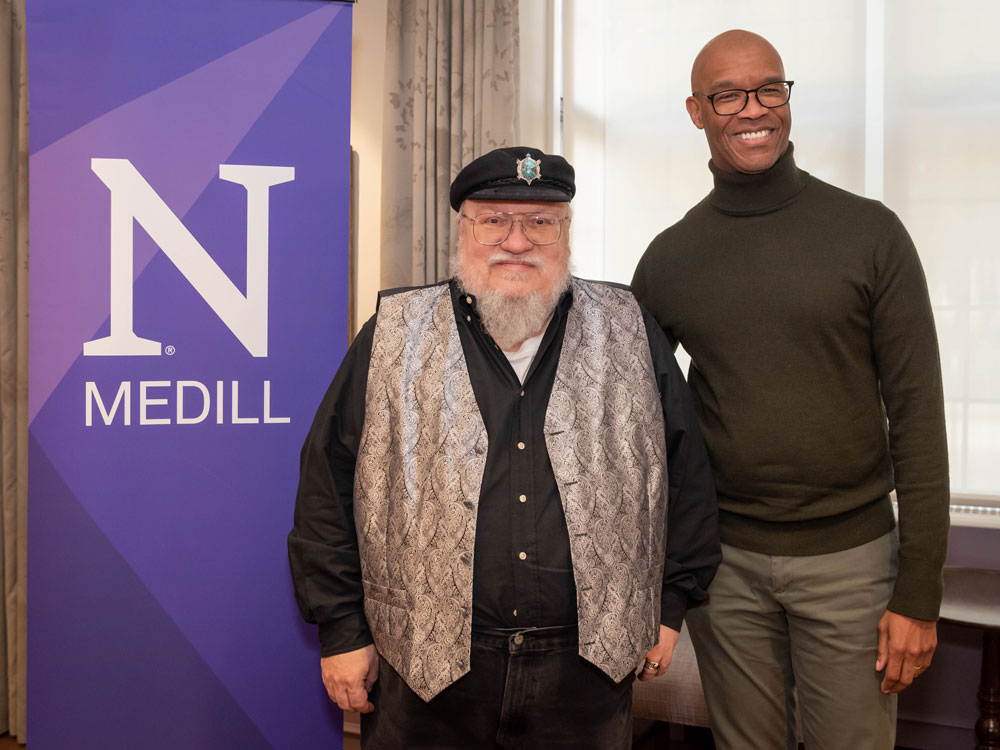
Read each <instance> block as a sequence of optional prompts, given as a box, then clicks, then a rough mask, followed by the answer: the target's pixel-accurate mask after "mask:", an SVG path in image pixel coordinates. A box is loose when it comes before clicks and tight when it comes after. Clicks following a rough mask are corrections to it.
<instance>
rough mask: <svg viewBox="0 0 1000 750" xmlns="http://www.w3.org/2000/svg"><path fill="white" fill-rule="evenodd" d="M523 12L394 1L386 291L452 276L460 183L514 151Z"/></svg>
mask: <svg viewBox="0 0 1000 750" xmlns="http://www.w3.org/2000/svg"><path fill="white" fill-rule="evenodd" d="M517 5H518V0H454V2H452V1H451V0H389V3H388V23H387V31H386V69H385V87H386V92H387V95H388V101H387V104H388V106H387V107H386V115H385V129H384V131H383V143H382V238H381V248H382V250H381V252H382V256H381V285H382V287H383V288H392V287H398V286H409V285H419V284H429V283H432V282H434V281H438V280H440V279H445V278H447V277H448V276H450V275H451V270H450V268H449V258H450V256H451V252H452V249H453V247H454V244H455V239H456V237H455V232H456V227H455V214H454V212H453V211H452V210H451V206H450V205H449V203H448V188H449V186H450V185H451V181H452V180H453V179H454V177H455V175H456V174H458V171H459V170H460V169H461V168H462V167H463V166H464V165H465V164H467V163H468V162H469V161H471V160H472V159H474V158H475V157H477V156H480V155H481V154H483V153H485V152H487V151H490V150H492V149H494V148H497V147H500V146H511V145H515V144H514V138H515V132H516V127H517V122H518V111H517V83H518V81H517V78H518V63H517V60H518V25H517ZM362 251H363V250H362Z"/></svg>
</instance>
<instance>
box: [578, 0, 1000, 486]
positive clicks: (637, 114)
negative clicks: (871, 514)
mask: <svg viewBox="0 0 1000 750" xmlns="http://www.w3.org/2000/svg"><path fill="white" fill-rule="evenodd" d="M730 28H745V29H748V30H750V31H755V32H757V33H759V34H762V35H763V36H765V37H767V38H768V39H770V41H771V42H772V43H773V44H774V45H775V47H777V49H778V50H779V51H780V52H781V54H782V57H783V59H784V63H785V73H786V75H787V76H788V78H790V79H793V80H795V81H796V84H795V88H794V90H793V92H792V102H791V105H792V115H793V125H792V141H793V142H794V143H795V158H796V162H797V163H798V165H799V166H800V167H802V168H803V169H805V170H807V171H809V172H811V173H812V174H814V175H816V176H817V177H819V178H821V179H823V180H826V181H828V182H831V183H833V184H834V185H837V186H839V187H842V188H845V189H847V190H850V191H852V192H855V193H859V194H867V195H868V196H869V197H873V198H877V199H880V200H883V201H884V202H885V203H886V204H887V205H888V206H889V207H890V208H892V209H893V210H894V211H896V212H897V213H898V214H899V216H900V218H901V219H902V220H903V223H904V224H905V225H906V226H907V228H908V229H909V231H910V233H911V235H912V236H913V239H914V241H915V242H916V245H917V249H918V251H919V252H920V256H921V259H922V262H923V264H924V269H925V271H926V274H927V278H928V283H929V287H930V292H931V301H932V303H933V305H934V312H935V316H936V320H937V326H938V335H939V338H940V342H941V355H942V365H943V367H944V378H945V395H946V400H947V401H946V409H947V415H948V423H949V449H950V452H951V467H952V489H953V491H954V492H955V493H956V494H972V495H980V496H981V495H992V496H998V499H1000V460H997V459H998V458H1000V449H998V445H1000V377H997V373H998V372H1000V253H998V252H997V242H996V239H995V236H996V233H995V230H994V226H995V222H996V219H995V217H996V216H997V215H998V214H1000V183H998V181H997V179H996V175H997V173H998V172H1000V147H998V146H997V145H996V142H995V138H994V137H993V135H992V134H993V132H994V131H995V130H996V123H997V115H998V114H1000V84H998V83H997V81H998V80H1000V54H998V53H997V51H996V50H997V46H996V42H995V39H994V37H995V30H996V29H997V28H1000V6H998V5H997V4H995V3H991V2H986V1H985V0H953V1H952V2H949V3H947V4H943V3H940V2H938V1H937V0H867V1H866V0H844V1H843V2H839V3H801V2H796V0H774V2H770V3H764V4H761V3H742V2H732V0H703V2H699V3H684V2H668V3H663V2H658V1H654V0H632V2H628V3H617V2H611V0H589V1H588V2H582V1H581V0H564V42H563V43H564V55H563V59H564V68H565V71H566V74H565V76H564V78H563V91H564V100H565V104H564V107H565V109H564V136H563V137H564V144H565V146H564V151H565V153H566V154H567V156H568V157H569V158H570V160H571V161H572V162H573V164H574V165H575V166H576V168H577V184H578V186H579V192H578V196H577V198H576V199H575V200H574V205H576V211H575V215H574V220H573V229H574V235H573V250H574V256H575V263H576V266H577V271H578V273H580V275H583V276H590V277H593V278H606V279H610V280H615V281H623V282H627V281H629V280H630V279H631V276H632V271H633V269H634V267H635V263H636V261H637V260H638V258H639V256H640V255H641V254H642V252H643V251H644V250H645V248H646V246H647V245H648V243H649V241H650V240H651V239H652V238H653V237H654V236H655V235H656V234H657V233H659V232H660V231H661V230H662V229H664V228H665V227H667V226H669V225H670V224H673V223H674V222H675V221H677V220H678V219H680V218H681V217H682V216H683V215H684V213H685V212H686V211H687V210H688V209H689V208H691V207H692V206H693V205H694V204H695V203H697V202H698V201H699V200H700V199H701V198H702V197H704V195H705V194H706V193H707V192H708V191H709V190H710V189H711V185H712V183H711V176H710V174H709V171H708V169H707V167H706V164H707V162H708V158H709V153H708V147H707V145H706V143H705V137H704V134H703V133H702V132H701V131H699V130H697V129H696V128H695V127H694V126H693V125H692V124H691V122H690V120H689V118H688V115H687V113H686V111H685V109H684V99H685V97H686V96H687V95H688V93H689V91H690V83H689V75H690V70H691V63H692V61H693V60H694V56H695V55H696V54H697V52H698V50H699V49H700V48H701V47H702V45H704V43H705V42H707V41H708V40H709V39H710V38H712V37H713V36H715V35H716V34H718V33H720V32H722V31H725V30H726V29H730ZM975 501H976V502H977V503H978V502H983V503H991V504H996V503H997V500H989V499H988V498H982V497H979V498H976V500H975Z"/></svg>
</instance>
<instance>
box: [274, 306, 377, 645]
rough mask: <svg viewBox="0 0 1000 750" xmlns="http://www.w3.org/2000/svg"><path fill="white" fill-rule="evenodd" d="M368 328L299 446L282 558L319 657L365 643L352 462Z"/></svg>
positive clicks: (359, 422)
mask: <svg viewBox="0 0 1000 750" xmlns="http://www.w3.org/2000/svg"><path fill="white" fill-rule="evenodd" d="M374 330H375V318H372V319H371V320H369V321H368V323H366V324H365V326H364V328H362V329H361V331H360V332H359V333H358V335H357V337H356V338H355V340H354V343H353V344H352V345H351V348H350V349H349V350H348V352H347V355H346V356H345V357H344V361H343V362H342V363H341V365H340V368H339V369H338V370H337V374H336V376H335V377H334V379H333V382H332V383H331V384H330V388H329V389H328V390H327V392H326V395H325V396H324V398H323V401H322V402H321V403H320V406H319V409H318V410H317V412H316V417H315V419H314V421H313V425H312V427H311V429H310V430H309V434H308V435H307V437H306V441H305V444H304V445H303V446H302V454H301V459H300V473H299V487H298V492H297V494H296V498H295V521H294V526H293V528H292V530H291V532H290V533H289V535H288V559H289V564H290V565H291V570H292V581H293V583H294V586H295V600H296V603H297V604H298V606H299V611H300V612H301V613H302V617H303V618H304V619H305V620H306V622H310V623H316V624H318V625H319V639H320V654H321V655H322V656H331V655H333V654H339V653H344V652H347V651H353V650H355V649H358V648H362V647H363V646H367V645H368V644H370V643H371V642H372V636H371V633H370V631H369V629H368V622H367V620H366V619H365V611H364V589H363V587H362V584H361V559H360V556H359V553H358V538H357V532H356V530H355V526H354V466H355V462H356V460H357V454H358V446H359V445H360V442H361V430H362V427H363V425H364V404H365V389H366V386H367V383H368V365H369V362H370V360H371V348H372V339H373V336H374Z"/></svg>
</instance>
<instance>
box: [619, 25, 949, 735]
mask: <svg viewBox="0 0 1000 750" xmlns="http://www.w3.org/2000/svg"><path fill="white" fill-rule="evenodd" d="M792 83H793V82H792V81H790V80H787V76H786V75H785V69H784V65H783V64H782V61H781V57H780V56H779V55H778V53H777V51H776V50H775V49H774V47H772V46H771V44H770V43H769V42H768V41H767V40H766V39H763V38H762V37H760V36H757V35H756V34H751V33H749V32H746V31H728V32H726V33H724V34H721V35H719V36H717V37H715V38H714V39H712V40H711V41H710V42H709V43H708V44H707V45H706V46H705V47H704V49H702V51H701V52H700V54H699V55H698V56H697V58H696V59H695V62H694V67H693V69H692V71H691V86H692V93H691V96H690V97H688V99H687V111H688V114H689V115H690V116H691V120H692V122H694V124H695V126H696V127H698V128H700V129H702V130H704V131H705V135H706V137H707V139H708V147H709V151H710V152H711V157H712V158H711V161H710V162H709V169H710V170H711V172H712V174H713V177H714V181H715V187H714V189H713V190H712V192H711V193H709V195H708V196H707V197H706V198H705V199H704V200H702V201H701V202H700V203H699V204H698V205H696V206H695V207H694V208H692V209H691V210H690V211H689V212H688V213H687V215H686V216H685V217H684V218H683V219H682V220H681V221H679V222H678V223H677V224H675V225H673V226H672V227H670V228H668V229H667V230H666V231H664V232H663V233H661V234H660V235H659V236H657V237H656V238H655V239H654V240H653V242H652V243H651V244H650V246H649V248H648V249H647V251H646V253H645V255H644V256H643V258H642V259H641V261H640V262H639V265H638V267H637V269H636V272H635V277H634V279H633V280H632V288H633V289H634V291H635V294H636V297H637V298H638V299H639V300H640V301H641V302H642V303H643V304H645V305H646V307H647V308H648V309H649V310H650V311H651V312H652V313H653V315H654V316H655V317H656V319H657V321H658V322H659V324H660V325H661V326H662V327H663V329H664V330H665V331H666V333H667V334H668V336H669V337H670V338H671V339H672V340H673V341H674V342H680V343H681V344H683V346H684V348H685V349H686V350H687V351H688V353H689V354H690V355H691V358H692V362H691V369H690V372H689V375H688V382H689V384H690V387H691V389H692V392H693V395H694V403H695V409H696V412H697V415H698V420H699V424H700V427H701V430H702V433H703V434H704V436H705V440H706V443H707V445H708V449H709V455H710V458H711V461H712V464H713V469H714V472H715V481H716V486H717V488H718V496H719V509H720V518H719V525H720V532H721V537H722V541H723V563H722V566H721V567H720V568H719V572H718V575H717V576H716V578H715V581H714V582H713V583H712V585H711V587H710V589H709V595H710V599H709V603H708V604H707V606H704V607H700V608H697V609H694V610H690V611H689V613H688V616H687V621H688V626H689V628H690V630H691V637H692V640H693V641H694V645H695V649H696V652H697V656H698V663H699V666H700V669H701V676H702V680H703V682H704V686H705V697H706V699H707V701H708V705H709V712H710V715H711V719H712V723H713V731H714V733H715V739H716V744H717V746H718V747H719V748H739V750H748V749H751V750H752V749H753V748H760V749H761V750H773V749H774V748H782V747H788V748H794V747H795V746H796V712H797V713H798V719H799V723H800V726H801V732H802V735H803V736H804V739H805V742H806V747H808V748H824V749H829V748H843V750H861V749H863V748H880V749H884V748H892V746H893V743H894V737H895V719H896V694H897V693H898V692H899V691H900V690H902V689H903V688H905V687H906V686H907V685H909V684H910V683H911V682H912V681H913V680H914V678H916V677H917V676H918V675H920V674H922V673H923V671H924V670H926V669H927V667H928V666H929V665H930V663H931V657H932V656H933V653H934V649H935V645H936V642H937V640H936V634H935V632H936V631H935V627H936V626H935V621H936V619H937V616H938V607H939V605H940V599H941V588H942V584H941V568H942V565H943V561H944V557H945V551H946V543H947V534H948V504H949V482H948V452H947V446H946V440H945V422H944V407H943V398H942V387H941V367H940V362H939V358H938V348H937V342H936V336H935V328H934V320H933V317H932V314H931V307H930V303H929V300H928V294H927V286H926V282H925V280H924V276H923V271H922V270H921V267H920V262H919V260H918V258H917V253H916V251H915V249H914V247H913V243H912V242H911V240H910V238H909V236H908V235H907V233H906V230H905V229H904V228H903V226H902V224H901V223H900V222H899V219H898V218H897V217H896V216H895V214H893V213H892V212H891V211H890V210H889V209H887V208H886V207H885V206H883V205H882V204H881V203H879V202H877V201H872V200H866V199H864V198H861V197H858V196H855V195H852V194H850V193H847V192H845V191H843V190H840V189H838V188H835V187H833V186H831V185H828V184H826V183H824V182H822V181H820V180H817V179H816V178H815V177H812V176H810V175H809V174H808V173H807V172H804V171H802V170H801V169H798V168H797V167H796V165H795V160H794V157H793V148H792V144H791V143H789V140H788V138H789V133H790V131H791V125H792V117H791V110H790V106H789V98H790V96H791V90H792ZM800 85H807V84H804V83H803V84H800ZM818 95H819V96H822V95H823V92H819V94H818ZM893 490H895V492H896V495H897V498H898V512H899V534H898V535H897V533H896V529H895V526H896V521H895V517H894V511H893V505H892V502H891V501H890V493H891V492H892V491H893ZM796 703H797V705H796Z"/></svg>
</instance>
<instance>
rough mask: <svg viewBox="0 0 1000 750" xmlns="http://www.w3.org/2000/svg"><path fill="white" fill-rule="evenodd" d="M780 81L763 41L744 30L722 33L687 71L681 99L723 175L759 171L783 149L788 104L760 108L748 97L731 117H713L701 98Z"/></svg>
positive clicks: (774, 55) (773, 53)
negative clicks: (687, 90)
mask: <svg viewBox="0 0 1000 750" xmlns="http://www.w3.org/2000/svg"><path fill="white" fill-rule="evenodd" d="M784 79H785V68H784V65H782V63H781V57H780V56H779V55H778V52H777V50H775V49H774V47H772V46H771V44H770V43H769V42H768V41H767V40H766V39H764V38H763V37H760V36H757V35H756V34H751V33H749V32H746V31H727V32H725V33H724V34H720V35H719V36H717V37H715V38H714V39H713V40H712V41H710V42H709V43H708V44H706V45H705V47H704V48H703V49H702V51H701V52H700V53H699V54H698V57H697V58H695V61H694V67H693V68H692V70H691V88H692V91H695V92H697V94H694V95H692V96H689V97H688V98H687V110H688V114H689V115H690V116H691V120H692V122H694V124H695V125H696V126H697V127H698V128H701V129H703V130H704V131H705V136H706V137H707V138H708V148H709V150H710V151H711V152H712V163H713V164H715V166H716V167H717V168H719V169H721V170H723V171H725V172H744V173H747V174H753V173H757V172H764V171H766V170H768V169H770V168H771V167H772V166H774V163H775V162H776V161H777V160H778V159H779V158H780V157H781V155H782V154H784V153H785V150H786V149H787V148H788V135H789V132H790V131H791V128H792V113H791V110H790V108H789V105H788V104H784V105H782V106H781V107H776V108H774V109H768V108H767V107H762V106H761V104H760V102H759V101H757V97H756V96H755V95H753V94H751V95H750V97H749V100H748V101H747V105H746V107H744V108H743V110H742V111H741V112H739V113H737V114H735V115H717V114H715V110H714V109H713V108H712V103H711V102H710V101H709V100H708V99H707V98H706V97H705V96H704V95H705V94H714V93H716V92H717V91H723V90H725V89H755V88H757V87H758V86H760V85H762V84H765V83H771V82H773V81H783V80H784Z"/></svg>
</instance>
